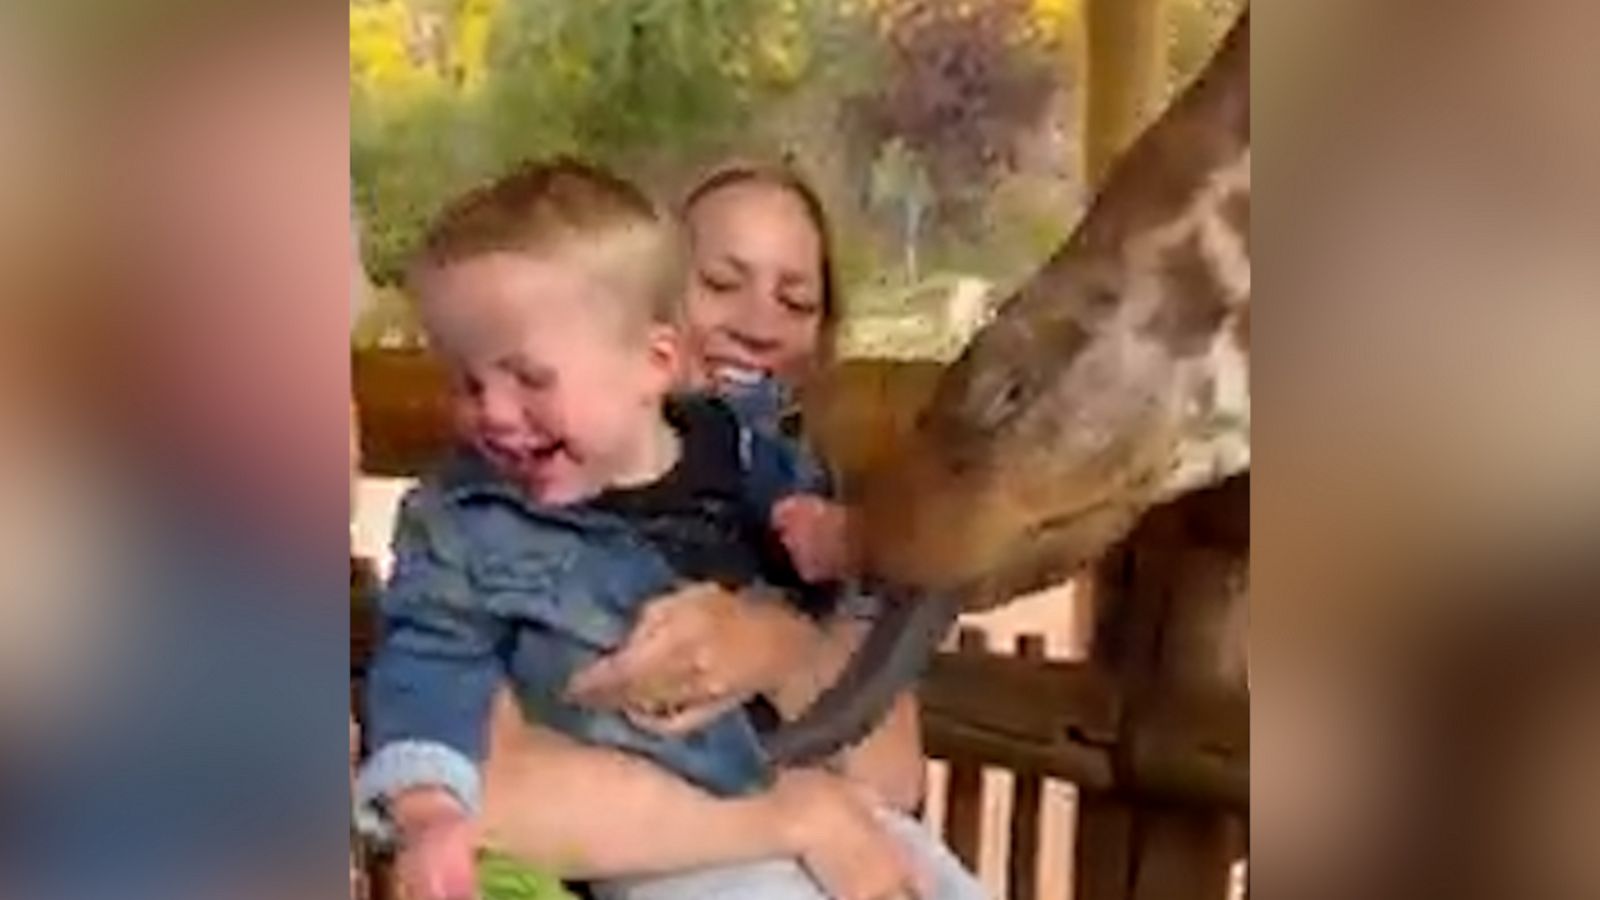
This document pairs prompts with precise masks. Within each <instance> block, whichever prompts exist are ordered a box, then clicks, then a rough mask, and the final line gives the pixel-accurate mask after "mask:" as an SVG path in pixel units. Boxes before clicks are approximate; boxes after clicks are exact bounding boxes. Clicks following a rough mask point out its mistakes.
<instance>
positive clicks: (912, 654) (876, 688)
mask: <svg viewBox="0 0 1600 900" xmlns="http://www.w3.org/2000/svg"><path fill="white" fill-rule="evenodd" d="M885 607H886V608H885V609H884V610H883V612H882V613H880V614H879V616H878V618H877V620H876V621H874V622H873V623H872V629H871V631H869V632H868V633H867V636H866V638H865V640H863V641H862V642H861V646H860V648H859V649H857V650H856V653H855V655H854V656H852V657H851V658H850V662H849V664H848V665H846V667H845V670H844V672H843V673H842V674H841V675H840V676H839V678H838V679H837V680H836V681H835V682H834V684H833V686H832V687H830V688H828V690H826V691H824V692H823V694H822V696H821V697H818V698H817V701H816V702H815V703H813V704H812V705H811V708H810V709H808V710H806V711H805V712H804V713H802V714H801V715H800V717H799V718H798V719H796V720H794V721H793V722H789V723H787V724H785V725H783V726H782V727H780V728H778V729H777V730H775V731H773V732H770V733H768V734H767V735H766V736H765V737H764V738H763V739H762V744H763V745H764V746H765V748H766V751H767V755H768V756H769V757H770V758H771V760H772V761H773V763H775V764H777V765H784V766H799V765H809V764H814V763H818V762H821V761H823V760H825V759H827V758H828V757H830V756H832V755H834V754H835V753H837V752H839V751H840V750H842V749H844V748H845V747H848V746H850V745H852V744H855V743H858V742H860V741H861V739H862V738H864V737H866V736H867V734H868V733H869V732H871V731H872V729H873V728H874V727H875V726H876V725H877V724H878V723H879V722H880V721H882V720H883V717H884V716H885V715H886V714H887V713H888V712H889V708H890V706H891V705H892V704H893V703H894V699H895V697H897V696H899V694H900V692H901V691H903V690H905V689H906V687H908V686H909V685H910V684H911V683H912V682H914V681H915V680H916V679H917V678H918V677H920V676H921V674H922V671H923V668H924V667H925V666H926V665H927V664H928V661H929V660H930V659H932V658H933V654H934V651H935V650H937V649H938V648H939V644H940V642H942V641H943V640H944V636H945V634H946V633H947V632H949V630H950V626H951V624H952V623H954V622H955V619H956V616H957V615H958V614H959V613H960V612H961V602H960V598H959V597H958V596H957V595H956V594H954V593H950V594H938V595H934V596H931V597H918V598H915V599H911V598H906V597H903V596H891V597H889V598H888V599H887V602H886V604H885Z"/></svg>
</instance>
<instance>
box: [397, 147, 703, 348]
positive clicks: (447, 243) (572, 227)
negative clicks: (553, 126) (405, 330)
mask: <svg viewBox="0 0 1600 900" xmlns="http://www.w3.org/2000/svg"><path fill="white" fill-rule="evenodd" d="M495 253H512V254H518V255H523V256H529V257H532V258H536V259H540V260H546V261H552V260H553V261H557V262H560V263H562V264H572V265H577V266H581V267H582V268H583V270H584V271H585V273H586V274H587V275H588V276H589V277H592V278H594V279H597V280H598V281H599V282H601V284H602V285H603V286H604V287H605V288H606V290H604V291H603V292H602V293H604V294H605V295H606V298H607V299H608V300H613V301H615V302H614V304H613V305H614V307H615V310H614V311H615V312H617V313H620V318H621V319H622V320H623V321H624V322H625V323H627V324H630V325H634V326H644V325H650V324H675V323H677V322H678V319H679V310H680V307H681V305H682V296H683V289H684V278H685V275H684V269H683V256H684V254H683V251H682V242H681V239H680V237H679V234H678V229H677V228H676V226H675V225H674V224H673V222H672V220H671V218H670V217H669V216H667V215H665V214H663V213H662V211H661V210H660V209H658V208H657V207H656V205H655V204H654V203H652V202H651V201H650V198H649V197H647V196H646V195H645V194H644V192H643V191H641V190H640V189H639V188H637V187H635V186H634V185H633V184H631V183H629V182H628V181H626V180H624V179H622V178H619V177H617V176H615V175H613V174H611V173H610V172H607V171H605V170H604V169H601V168H599V167H597V166H592V165H589V164H588V163H584V162H580V161H578V160H575V159H571V158H569V157H559V158H556V159H553V160H549V161H545V162H532V163H525V164H524V165H522V166H520V167H519V168H517V169H516V170H514V171H512V172H511V173H510V174H507V175H505V176H504V177H501V178H499V179H497V180H495V181H493V182H491V183H489V184H487V185H483V186H481V187H478V188H476V189H474V190H472V191H469V192H468V193H466V194H464V195H462V196H461V197H460V198H458V199H456V200H455V201H454V202H452V203H450V204H449V205H448V206H446V207H445V209H444V211H443V212H442V213H440V215H439V217H438V218H437V219H436V220H435V222H434V224H433V226H432V227H431V228H430V229H429V231H428V234H427V237H426V239H425V240H424V242H423V245H422V249H421V252H420V253H419V254H418V256H417V259H416V261H415V265H414V268H413V277H415V276H416V275H418V274H421V273H423V272H426V271H428V270H430V269H440V268H444V267H447V266H449V265H451V264H453V263H459V262H463V261H465V260H468V259H472V258H475V257H479V256H484V255H487V254H495Z"/></svg>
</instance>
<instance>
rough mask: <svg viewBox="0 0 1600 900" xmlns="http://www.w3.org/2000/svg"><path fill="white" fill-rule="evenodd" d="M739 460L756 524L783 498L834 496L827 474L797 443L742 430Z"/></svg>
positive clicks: (818, 462)
mask: <svg viewBox="0 0 1600 900" xmlns="http://www.w3.org/2000/svg"><path fill="white" fill-rule="evenodd" d="M739 456H740V461H741V462H742V463H743V464H744V475H745V498H746V500H747V501H748V502H749V503H750V505H751V507H752V509H753V510H754V511H755V512H756V513H757V517H758V520H759V521H763V522H764V521H767V520H768V518H769V517H770V514H771V512H772V507H773V505H774V504H776V503H777V502H778V501H779V500H782V499H783V498H785V497H790V496H793V495H795V494H816V495H818V496H823V497H827V496H831V495H832V493H833V490H832V485H831V483H830V480H829V478H828V473H827V470H826V469H825V468H824V467H823V465H822V463H821V462H820V461H819V460H818V459H817V458H816V457H815V456H813V455H812V454H811V453H810V452H809V450H808V449H807V448H806V447H805V445H804V444H803V443H802V442H800V441H797V440H792V439H789V438H785V437H781V436H778V435H773V434H769V433H767V432H765V431H761V430H758V429H755V428H750V427H746V426H741V427H740V429H739Z"/></svg>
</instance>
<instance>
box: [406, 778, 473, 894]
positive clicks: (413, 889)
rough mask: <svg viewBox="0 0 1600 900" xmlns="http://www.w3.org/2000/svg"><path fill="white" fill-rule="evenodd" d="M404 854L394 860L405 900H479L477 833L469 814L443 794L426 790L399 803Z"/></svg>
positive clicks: (430, 789)
mask: <svg viewBox="0 0 1600 900" xmlns="http://www.w3.org/2000/svg"><path fill="white" fill-rule="evenodd" d="M394 814H395V815H394V818H395V822H396V823H397V824H398V825H399V827H400V834H401V845H400V853H399V855H398V856H397V857H396V859H395V863H396V874H397V875H398V876H399V880H400V887H401V892H402V896H404V897H406V898H407V900H476V898H477V896H478V884H477V882H478V879H477V871H476V847H477V834H476V830H475V829H474V828H473V827H472V822H471V820H470V819H468V818H467V814H466V811H465V810H463V809H462V808H461V806H460V805H459V804H457V803H456V802H455V799H454V798H453V797H451V796H449V795H448V794H447V793H446V792H444V791H438V790H435V789H432V788H422V789H418V790H415V791H408V792H406V793H405V794H402V795H401V796H400V797H398V798H396V800H395V804H394Z"/></svg>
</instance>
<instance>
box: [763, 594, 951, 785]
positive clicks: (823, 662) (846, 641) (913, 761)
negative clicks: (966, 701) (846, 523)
mask: <svg viewBox="0 0 1600 900" xmlns="http://www.w3.org/2000/svg"><path fill="white" fill-rule="evenodd" d="M868 627H869V626H868V623H866V622H864V621H862V620H860V619H858V618H855V617H853V616H850V615H847V614H841V615H837V616H835V617H834V618H832V619H830V620H829V621H828V622H826V623H825V624H824V626H823V630H822V636H821V639H820V640H819V641H818V649H817V651H816V652H815V653H814V654H813V655H812V657H811V658H810V659H809V660H808V661H807V664H806V665H805V666H803V667H801V668H800V669H799V670H798V671H796V672H795V673H794V676H793V677H792V678H791V679H789V681H787V682H786V683H785V684H784V685H783V686H782V687H780V688H779V689H778V690H777V691H776V692H774V693H773V694H772V700H773V703H774V704H775V705H776V706H777V707H778V709H779V711H780V712H782V713H783V715H784V716H785V717H786V718H789V717H794V716H796V715H798V714H799V713H801V712H803V711H804V710H805V709H806V707H808V706H810V705H811V703H812V702H813V701H815V700H816V698H817V696H818V695H819V694H821V693H822V691H823V690H825V689H826V688H827V687H828V686H829V685H831V684H832V683H833V682H834V681H835V680H836V679H837V678H838V677H839V674H840V673H841V672H843V670H844V667H845V664H846V663H848V662H849V660H850V657H851V655H853V654H854V653H855V651H856V649H857V648H859V647H860V646H861V641H862V640H863V639H865V637H866V633H867V629H868ZM837 761H838V763H839V764H840V767H841V769H842V771H843V772H844V774H845V775H847V776H849V777H851V778H853V779H855V780H857V781H860V782H862V783H864V784H866V785H868V786H870V787H871V788H872V789H873V790H874V791H875V792H876V793H877V794H878V795H879V797H881V798H882V799H883V801H884V802H886V803H888V804H889V805H890V806H893V807H894V808H896V809H899V810H902V811H906V812H911V811H914V810H915V809H917V807H918V806H919V805H921V803H922V794H923V790H924V776H925V774H926V765H925V763H924V761H923V758H922V723H921V719H920V709H919V707H918V705H917V696H916V692H915V691H909V690H908V691H905V692H904V693H902V694H901V695H900V696H899V697H898V698H896V699H895V702H894V705H893V706H892V707H890V709H889V714H888V715H887V716H885V717H884V720H883V721H882V722H880V723H878V726H877V727H876V728H875V729H873V730H872V732H871V733H870V734H868V735H867V737H866V738H865V739H864V740H863V741H862V742H861V743H859V744H857V745H855V746H854V747H851V748H849V749H846V750H845V751H843V752H842V753H840V754H839V757H838V760H837Z"/></svg>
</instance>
